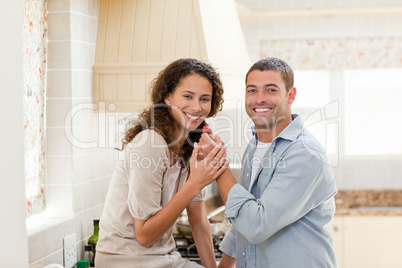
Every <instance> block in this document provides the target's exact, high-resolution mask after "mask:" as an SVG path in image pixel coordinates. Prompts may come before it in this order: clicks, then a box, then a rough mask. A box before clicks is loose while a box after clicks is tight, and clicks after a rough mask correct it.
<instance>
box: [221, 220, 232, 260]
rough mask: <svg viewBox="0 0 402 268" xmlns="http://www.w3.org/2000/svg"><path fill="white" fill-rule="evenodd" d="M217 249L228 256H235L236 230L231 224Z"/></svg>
mask: <svg viewBox="0 0 402 268" xmlns="http://www.w3.org/2000/svg"><path fill="white" fill-rule="evenodd" d="M219 250H220V251H222V252H223V253H225V254H226V255H228V256H229V257H232V258H236V230H235V228H234V227H233V225H232V226H231V227H230V229H229V230H228V231H227V232H226V234H225V237H224V238H223V240H222V244H221V246H220V247H219Z"/></svg>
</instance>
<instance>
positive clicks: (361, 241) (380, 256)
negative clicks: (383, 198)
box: [343, 216, 402, 268]
mask: <svg viewBox="0 0 402 268" xmlns="http://www.w3.org/2000/svg"><path fill="white" fill-rule="evenodd" d="M343 226H344V230H343V235H344V236H343V245H344V251H343V259H344V263H343V264H344V267H345V268H360V267H361V268H371V267H372V268H378V267H387V268H393V267H395V268H397V267H398V268H400V267H402V258H401V252H402V216H345V217H344V222H343Z"/></svg>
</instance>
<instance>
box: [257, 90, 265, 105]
mask: <svg viewBox="0 0 402 268" xmlns="http://www.w3.org/2000/svg"><path fill="white" fill-rule="evenodd" d="M265 102H267V94H265V93H264V92H261V91H260V92H257V103H258V104H261V103H265Z"/></svg>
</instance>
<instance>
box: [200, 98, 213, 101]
mask: <svg viewBox="0 0 402 268" xmlns="http://www.w3.org/2000/svg"><path fill="white" fill-rule="evenodd" d="M201 101H202V102H210V101H211V100H210V99H209V98H201Z"/></svg>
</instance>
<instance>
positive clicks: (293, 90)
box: [288, 87, 297, 104]
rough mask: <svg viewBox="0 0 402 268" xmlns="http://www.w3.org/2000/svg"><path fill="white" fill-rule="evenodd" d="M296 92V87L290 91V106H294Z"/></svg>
mask: <svg viewBox="0 0 402 268" xmlns="http://www.w3.org/2000/svg"><path fill="white" fill-rule="evenodd" d="M296 92H297V90H296V88H295V87H292V88H291V89H290V90H289V98H288V104H292V103H293V102H294V101H295V98H296Z"/></svg>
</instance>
